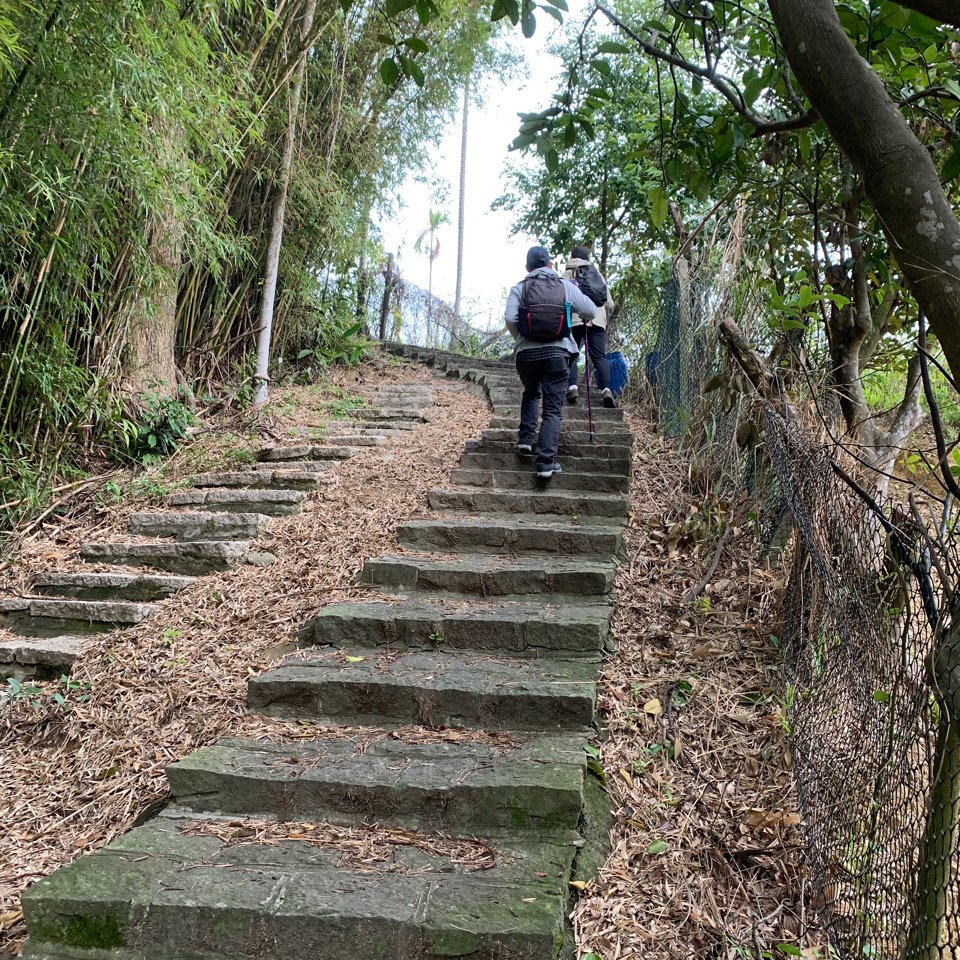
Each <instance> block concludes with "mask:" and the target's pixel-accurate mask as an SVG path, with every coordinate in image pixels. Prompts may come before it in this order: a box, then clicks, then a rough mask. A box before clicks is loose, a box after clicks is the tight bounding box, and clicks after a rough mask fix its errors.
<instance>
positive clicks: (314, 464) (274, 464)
mask: <svg viewBox="0 0 960 960" xmlns="http://www.w3.org/2000/svg"><path fill="white" fill-rule="evenodd" d="M351 455H352V454H351ZM339 462H340V461H339V460H272V461H270V462H269V463H255V464H253V465H252V466H253V469H254V470H264V471H266V472H268V473H273V474H275V473H276V471H283V470H292V471H296V472H299V473H326V472H327V471H328V470H332V469H333V468H334V467H335V466H336V465H337V464H338V463H339Z"/></svg>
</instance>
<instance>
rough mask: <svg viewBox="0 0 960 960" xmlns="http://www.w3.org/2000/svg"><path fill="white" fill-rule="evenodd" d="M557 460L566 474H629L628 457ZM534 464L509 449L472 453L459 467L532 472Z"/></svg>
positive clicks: (558, 456)
mask: <svg viewBox="0 0 960 960" xmlns="http://www.w3.org/2000/svg"><path fill="white" fill-rule="evenodd" d="M557 459H558V460H559V461H560V464H561V465H562V467H563V469H564V471H566V472H571V471H572V472H573V473H603V474H622V475H623V476H626V475H628V474H629V473H630V458H629V457H623V456H621V457H600V456H596V457H571V456H565V457H560V455H559V454H558V455H557ZM535 462H536V461H535V460H534V459H533V458H532V457H521V456H520V455H519V454H518V453H517V452H516V451H515V450H511V449H507V450H483V451H473V452H467V453H464V454H463V455H462V456H461V457H460V466H461V467H463V468H464V469H467V470H470V469H476V470H523V469H524V467H526V469H528V470H530V471H531V472H533V469H534V464H535Z"/></svg>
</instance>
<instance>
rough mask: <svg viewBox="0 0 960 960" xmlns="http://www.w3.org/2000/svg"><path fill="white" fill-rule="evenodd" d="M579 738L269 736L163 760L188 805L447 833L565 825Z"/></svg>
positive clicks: (577, 793) (574, 810)
mask: <svg viewBox="0 0 960 960" xmlns="http://www.w3.org/2000/svg"><path fill="white" fill-rule="evenodd" d="M585 744H586V740H585V739H584V738H583V737H582V736H576V735H575V736H551V737H540V738H538V739H534V740H532V741H528V742H526V743H524V744H522V745H518V746H507V747H503V746H491V745H489V744H484V743H474V744H471V743H469V742H467V743H456V742H444V743H419V744H418V743H405V742H402V741H398V740H396V739H394V738H393V737H390V736H387V735H385V736H382V737H380V738H379V739H376V740H374V741H373V742H368V741H363V742H362V744H359V745H358V744H357V743H355V742H353V741H351V740H346V739H344V740H328V741H323V740H318V741H314V742H310V743H303V744H294V745H289V744H287V745H284V744H279V743H271V742H262V741H251V740H225V741H223V742H221V743H218V744H216V745H215V746H212V747H207V748H205V749H203V750H197V751H195V752H194V753H192V754H190V755H189V756H188V757H186V758H185V759H184V760H181V761H180V762H178V763H174V764H172V765H171V766H169V767H168V768H167V779H168V780H169V782H170V793H171V796H172V798H173V800H174V802H175V803H176V804H177V805H178V806H181V807H187V808H189V809H191V810H194V811H196V812H198V813H216V814H218V815H227V816H257V815H260V816H264V815H269V816H272V817H275V818H276V819H278V820H308V821H310V820H318V819H319V820H326V821H329V822H331V823H340V824H362V823H364V822H367V823H374V822H375V823H377V824H378V825H380V826H388V827H399V828H406V829H414V830H431V829H432V830H442V831H443V832H444V833H445V834H447V835H452V836H459V837H463V836H476V835H478V834H484V833H488V832H490V831H494V832H499V831H504V830H512V831H516V832H524V833H530V832H532V831H547V832H555V831H558V830H565V831H574V830H576V829H577V824H578V821H579V819H580V810H581V807H582V805H583V778H584V774H585V772H586V763H585V761H586V753H585V752H584V746H585Z"/></svg>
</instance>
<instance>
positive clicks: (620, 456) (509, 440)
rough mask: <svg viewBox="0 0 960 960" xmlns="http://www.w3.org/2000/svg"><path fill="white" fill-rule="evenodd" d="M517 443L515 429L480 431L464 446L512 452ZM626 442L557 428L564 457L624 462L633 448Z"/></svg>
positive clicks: (472, 449) (481, 450)
mask: <svg viewBox="0 0 960 960" xmlns="http://www.w3.org/2000/svg"><path fill="white" fill-rule="evenodd" d="M516 445H517V431H516V430H484V431H483V436H482V439H480V440H468V441H467V443H466V444H465V445H464V450H465V451H466V452H467V453H497V454H502V453H515V452H516ZM632 446H633V445H632V443H631V442H630V441H627V440H624V441H623V442H622V443H611V442H609V440H608V438H606V437H603V438H601V437H599V436H597V437H596V438H595V440H593V441H591V440H590V435H589V434H588V433H585V432H578V434H577V435H576V438H573V437H571V435H570V434H567V435H566V436H564V435H563V432H562V431H561V435H560V444H559V448H558V451H557V453H558V455H559V456H561V457H563V456H568V457H601V458H603V459H604V460H625V461H627V462H628V463H629V462H630V461H631V460H632V459H633V449H632Z"/></svg>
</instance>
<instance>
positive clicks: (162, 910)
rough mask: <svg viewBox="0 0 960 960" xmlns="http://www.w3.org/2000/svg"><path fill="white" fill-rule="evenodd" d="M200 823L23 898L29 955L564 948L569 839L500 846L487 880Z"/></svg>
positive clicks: (164, 828) (339, 958) (526, 957)
mask: <svg viewBox="0 0 960 960" xmlns="http://www.w3.org/2000/svg"><path fill="white" fill-rule="evenodd" d="M198 820H201V821H202V822H208V818H206V817H202V815H197V814H193V815H189V814H188V813H187V812H185V811H178V810H177V809H176V808H174V809H171V810H169V811H168V812H166V813H164V814H162V815H161V816H159V817H157V818H156V819H154V820H152V821H151V822H150V823H148V824H145V825H144V826H141V827H137V828H136V829H134V830H132V831H130V832H129V833H127V834H126V835H124V836H123V837H121V838H120V839H119V840H115V841H114V842H113V843H112V844H110V846H108V847H107V848H106V849H104V850H101V851H100V852H98V853H95V854H93V855H92V856H89V857H85V858H84V859H82V860H79V861H77V862H75V863H72V864H70V865H68V866H66V867H63V868H61V869H60V870H58V871H57V872H56V873H54V874H53V875H52V876H51V877H48V878H47V879H45V880H41V881H39V882H38V883H36V884H35V885H34V886H33V887H31V888H30V889H29V890H28V891H27V892H26V893H25V894H24V897H23V907H24V914H25V916H26V920H27V924H28V928H29V930H30V937H31V939H30V945H29V946H28V948H27V951H26V952H25V953H24V954H23V956H24V957H25V958H30V957H32V958H33V960H40V958H44V957H47V958H50V957H56V958H58V960H59V958H60V957H63V956H70V957H71V958H72V960H81V958H89V960H104V958H105V957H107V956H109V957H110V958H111V960H200V958H202V960H267V958H275V960H279V958H282V960H344V958H350V957H357V958H360V957H362V958H363V960H427V958H429V957H444V956H446V957H453V956H460V957H467V956H469V957H470V958H471V960H534V958H541V957H542V958H551V957H554V956H555V955H556V951H557V947H558V945H559V943H560V942H561V940H562V938H563V934H564V929H565V915H566V912H567V904H568V887H567V884H568V882H569V879H570V876H571V861H572V853H573V850H574V847H573V844H572V838H571V837H570V836H569V835H560V836H556V835H555V836H553V837H548V836H545V837H543V838H539V839H538V840H537V841H530V842H529V843H525V844H524V843H518V842H516V841H512V840H511V839H509V838H505V839H503V840H498V839H497V838H494V839H493V840H492V845H493V848H494V849H495V851H496V863H495V865H494V866H493V867H491V868H490V869H486V870H475V871H471V870H469V869H467V868H466V867H464V866H462V865H458V864H457V863H454V862H452V861H451V860H449V859H448V858H447V857H444V856H442V855H438V854H436V853H430V852H427V851H424V850H420V849H417V848H416V847H413V846H409V845H406V846H404V845H401V844H400V843H398V844H396V845H394V846H391V847H387V852H386V853H384V854H383V856H384V857H385V860H383V861H382V862H379V863H377V862H370V863H368V864H362V865H361V866H360V867H358V868H351V867H349V866H338V863H339V861H341V860H342V854H341V852H340V851H339V850H338V849H337V848H336V847H332V846H317V845H314V844H311V843H309V842H307V841H305V840H302V839H285V840H281V841H279V842H273V843H253V842H247V843H241V844H235V845H231V843H230V842H227V843H224V842H223V841H221V840H219V839H218V838H217V837H214V836H189V835H185V834H184V832H183V829H182V828H183V827H184V826H189V825H190V824H191V823H197V822H198ZM216 822H217V823H219V824H220V825H222V826H223V827H224V828H225V829H226V830H227V832H228V833H229V832H231V829H232V832H234V833H236V832H238V831H237V828H235V827H234V828H231V827H230V821H229V819H227V820H223V819H220V820H219V821H216ZM358 838H359V839H360V840H361V841H362V839H363V837H362V835H361V834H360V833H359V831H358ZM63 947H67V948H68V949H67V951H65V952H64V953H61V952H59V951H60V950H62V949H63ZM69 948H73V950H75V951H76V952H72V951H71V950H70V949H69Z"/></svg>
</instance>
